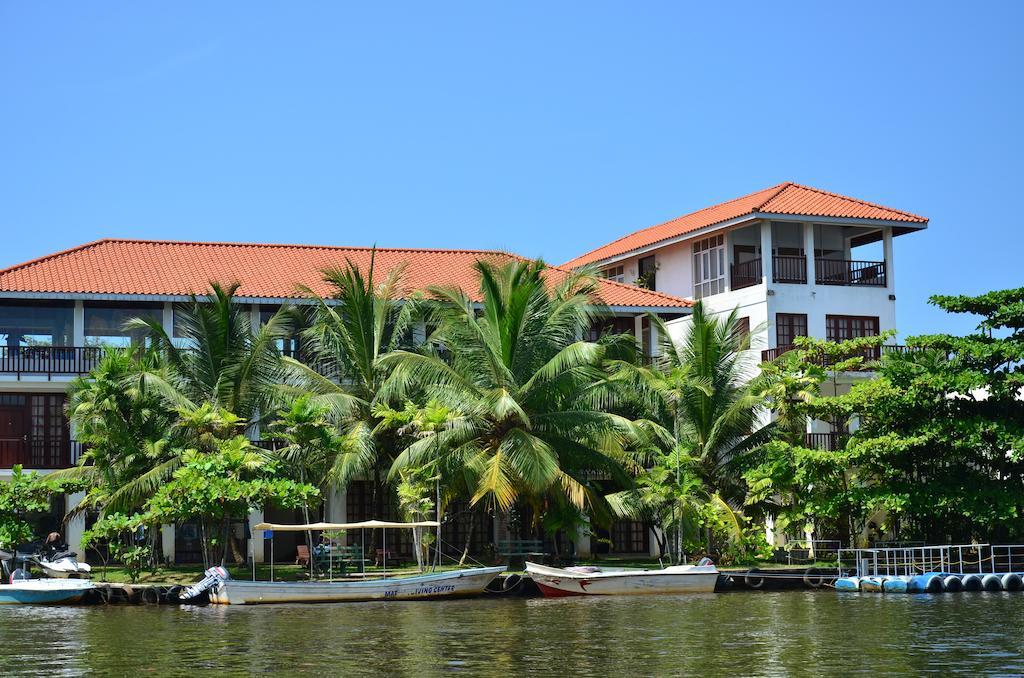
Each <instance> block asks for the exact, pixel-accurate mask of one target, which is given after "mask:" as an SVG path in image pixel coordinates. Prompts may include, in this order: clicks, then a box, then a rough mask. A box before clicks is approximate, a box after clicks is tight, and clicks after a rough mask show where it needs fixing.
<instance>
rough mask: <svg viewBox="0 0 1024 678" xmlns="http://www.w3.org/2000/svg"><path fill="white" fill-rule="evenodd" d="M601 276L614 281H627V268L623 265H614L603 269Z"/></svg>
mask: <svg viewBox="0 0 1024 678" xmlns="http://www.w3.org/2000/svg"><path fill="white" fill-rule="evenodd" d="M601 277H602V278H604V279H605V280H611V281H612V282H626V270H625V268H624V267H623V266H612V267H610V268H606V269H604V270H603V271H601Z"/></svg>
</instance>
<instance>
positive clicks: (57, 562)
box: [36, 552, 92, 579]
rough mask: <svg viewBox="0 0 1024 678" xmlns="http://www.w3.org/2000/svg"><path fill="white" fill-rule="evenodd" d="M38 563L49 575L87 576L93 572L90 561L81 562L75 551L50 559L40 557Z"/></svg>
mask: <svg viewBox="0 0 1024 678" xmlns="http://www.w3.org/2000/svg"><path fill="white" fill-rule="evenodd" d="M36 563H37V564H38V565H39V567H41V568H42V570H43V572H45V573H46V574H47V576H49V577H58V578H61V579H65V578H67V577H87V576H89V573H90V572H92V567H91V566H90V565H89V563H80V562H78V558H77V556H76V554H75V553H73V552H71V553H66V554H61V555H60V556H58V557H56V558H54V559H53V560H50V559H48V558H38V559H37V560H36Z"/></svg>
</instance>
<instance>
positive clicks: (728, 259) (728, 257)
mask: <svg viewBox="0 0 1024 678" xmlns="http://www.w3.org/2000/svg"><path fill="white" fill-rule="evenodd" d="M723 240H724V242H725V290H724V291H726V292H732V267H733V264H734V263H735V262H733V258H732V250H733V246H732V231H726V232H725V235H724V236H723Z"/></svg>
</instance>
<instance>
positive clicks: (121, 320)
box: [85, 302, 163, 346]
mask: <svg viewBox="0 0 1024 678" xmlns="http://www.w3.org/2000/svg"><path fill="white" fill-rule="evenodd" d="M132 318H145V319H148V320H152V321H155V322H157V323H160V322H162V321H163V305H162V304H160V305H139V304H117V303H113V302H111V303H104V304H86V306H85V345H86V346H129V345H132V344H140V343H144V342H145V340H146V336H147V335H148V334H149V332H148V330H130V331H129V330H126V329H125V328H124V325H125V323H126V322H128V321H129V320H131V319H132Z"/></svg>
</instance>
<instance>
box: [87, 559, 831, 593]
mask: <svg viewBox="0 0 1024 678" xmlns="http://www.w3.org/2000/svg"><path fill="white" fill-rule="evenodd" d="M578 564H579V565H597V566H605V567H635V568H651V569H653V568H659V567H661V565H660V564H659V563H658V561H657V560H651V559H638V558H625V557H623V558H615V557H612V558H602V559H600V560H593V559H591V560H581V561H579V562H578ZM798 567H799V568H801V569H809V568H817V569H834V568H835V567H836V563H835V562H834V561H833V562H827V561H822V562H814V563H808V564H805V565H800V566H798ZM793 568H794V566H793V565H788V564H786V563H775V562H770V561H756V562H754V563H752V564H750V565H743V566H735V567H722V568H719V570H720V571H721V572H722V573H723V574H729V573H737V572H745V571H748V570H752V569H756V570H759V571H768V572H772V571H779V572H781V571H785V570H792V569H793ZM227 569H228V572H229V573H230V574H231V576H232V577H233V578H235V579H252V578H253V569H252V566H251V565H229V566H228V568H227ZM270 569H271V568H270V565H268V564H259V565H257V566H256V577H255V578H256V579H257V580H260V581H269V580H270V578H271V577H270ZM439 569H440V570H442V571H447V570H452V569H457V566H456V565H454V564H449V565H442V566H441V567H440V568H439ZM273 572H274V576H273V578H274V580H276V581H306V580H308V579H309V568H308V567H304V566H299V565H294V564H275V565H274V567H273ZM383 572H384V570H383V568H381V567H374V566H367V567H366V569H365V576H368V577H372V576H380V575H382V574H383ZM417 572H418V570H417V569H416V566H415V565H410V564H403V565H401V566H399V567H388V570H387V573H388V576H396V577H398V576H406V575H412V574H416V573H417ZM508 572H509V574H520V575H521V574H523V573H524V570H523V569H522V568H521V567H520V568H515V567H513V568H510V569H509V570H508ZM202 578H203V566H202V565H170V566H161V567H158V568H156V569H146V570H143V571H142V573H141V574H140V576H139V578H138V579H137V580H136V581H135V582H132V581H131V576H130V574H129V572H128V571H127V570H125V569H124V568H122V567H119V566H116V565H114V566H106V567H104V566H101V565H98V566H95V567H93V572H92V577H91V579H92V580H93V581H95V582H97V583H100V582H106V583H112V584H131V583H136V584H160V585H166V586H173V585H178V586H187V585H189V584H193V583H195V582H197V581H199V580H200V579H202Z"/></svg>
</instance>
